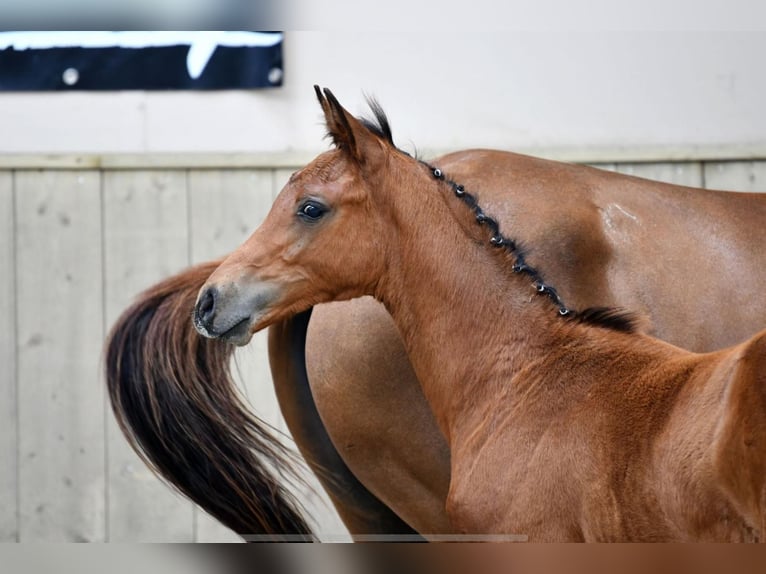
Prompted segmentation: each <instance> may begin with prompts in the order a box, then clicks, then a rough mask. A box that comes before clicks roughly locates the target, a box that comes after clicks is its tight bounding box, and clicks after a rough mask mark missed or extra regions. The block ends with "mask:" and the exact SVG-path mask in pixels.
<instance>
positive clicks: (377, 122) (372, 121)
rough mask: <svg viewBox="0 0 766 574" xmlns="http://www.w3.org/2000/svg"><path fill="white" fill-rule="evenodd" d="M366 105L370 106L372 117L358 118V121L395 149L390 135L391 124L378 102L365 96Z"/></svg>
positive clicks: (392, 137)
mask: <svg viewBox="0 0 766 574" xmlns="http://www.w3.org/2000/svg"><path fill="white" fill-rule="evenodd" d="M367 105H368V106H370V111H371V112H372V115H373V117H372V118H366V117H361V118H359V121H360V122H361V123H362V125H363V126H364V127H366V128H367V129H368V130H370V131H371V132H372V133H374V134H375V135H376V136H378V137H379V138H382V139H384V140H386V141H387V142H388V143H390V144H391V145H392V146H393V147H396V145H395V144H394V136H393V134H392V133H391V124H390V123H389V121H388V117H387V116H386V112H384V111H383V108H382V107H380V104H379V103H378V100H376V99H375V98H374V97H372V96H367Z"/></svg>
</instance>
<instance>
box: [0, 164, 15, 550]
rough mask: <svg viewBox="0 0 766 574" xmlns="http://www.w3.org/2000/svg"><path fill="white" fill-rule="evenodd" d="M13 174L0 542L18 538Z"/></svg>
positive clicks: (1, 355)
mask: <svg viewBox="0 0 766 574" xmlns="http://www.w3.org/2000/svg"><path fill="white" fill-rule="evenodd" d="M14 235H15V225H14V209H13V176H12V174H11V173H10V172H0V365H2V367H0V542H15V541H17V540H18V533H19V530H18V506H17V503H18V489H17V486H18V485H17V481H16V477H17V474H16V473H17V471H18V458H17V453H18V451H17V448H16V440H17V434H16V424H17V419H16V289H15V287H16V285H15V284H16V263H15V261H16V259H15V238H14Z"/></svg>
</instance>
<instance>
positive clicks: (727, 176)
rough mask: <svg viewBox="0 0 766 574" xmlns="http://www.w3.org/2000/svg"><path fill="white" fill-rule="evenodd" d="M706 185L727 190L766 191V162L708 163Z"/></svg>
mask: <svg viewBox="0 0 766 574" xmlns="http://www.w3.org/2000/svg"><path fill="white" fill-rule="evenodd" d="M705 187H707V188H708V189H723V190H726V191H758V192H766V162H765V161H731V162H712V163H706V164H705Z"/></svg>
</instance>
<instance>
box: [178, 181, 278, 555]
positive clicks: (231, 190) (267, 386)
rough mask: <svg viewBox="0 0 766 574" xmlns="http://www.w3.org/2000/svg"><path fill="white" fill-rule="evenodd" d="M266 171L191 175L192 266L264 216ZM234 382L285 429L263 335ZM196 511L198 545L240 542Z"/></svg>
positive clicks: (242, 358) (240, 352)
mask: <svg viewBox="0 0 766 574" xmlns="http://www.w3.org/2000/svg"><path fill="white" fill-rule="evenodd" d="M272 187H273V186H272V172H271V171H270V170H221V171H201V170H193V171H190V172H189V202H190V222H191V256H192V263H201V262H203V261H209V260H211V259H216V258H217V257H220V256H223V255H226V254H228V253H230V252H231V251H233V250H234V249H235V248H236V247H237V246H239V245H240V244H241V243H242V242H243V241H244V240H245V239H247V237H249V236H250V234H251V233H252V232H253V230H255V228H256V227H258V225H259V224H260V223H261V221H263V218H264V217H266V214H267V213H268V211H269V209H270V207H271V201H272ZM234 360H235V367H234V369H233V371H234V372H235V373H236V374H237V382H238V383H239V385H240V386H241V388H242V389H243V391H244V393H245V395H246V396H247V397H248V398H249V399H250V400H251V402H252V406H253V409H254V411H255V412H256V413H257V414H258V416H260V417H261V418H263V419H264V420H266V421H268V422H269V423H270V424H272V425H275V426H276V427H277V428H280V429H283V428H284V427H285V425H284V420H283V419H282V414H281V412H280V411H279V406H278V405H277V401H276V396H275V394H274V390H273V386H272V384H271V372H270V371H269V362H268V354H267V340H266V333H265V332H263V333H258V334H256V335H255V336H254V337H253V340H252V341H251V343H250V344H249V345H247V346H246V347H244V348H240V349H237V352H236V353H235V357H234ZM197 510H198V515H197V534H196V539H197V540H198V541H200V542H221V541H233V540H239V538H238V537H237V536H236V535H235V534H234V533H233V532H231V531H230V530H228V529H227V528H225V527H224V526H223V525H221V524H220V523H219V522H217V521H216V520H215V519H213V518H211V517H210V516H208V515H207V514H205V513H204V512H202V511H200V510H199V509H197Z"/></svg>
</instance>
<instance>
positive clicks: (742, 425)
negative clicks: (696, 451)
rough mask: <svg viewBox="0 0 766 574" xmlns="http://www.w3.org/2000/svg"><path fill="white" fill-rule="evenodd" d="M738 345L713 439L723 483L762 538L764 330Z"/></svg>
mask: <svg viewBox="0 0 766 574" xmlns="http://www.w3.org/2000/svg"><path fill="white" fill-rule="evenodd" d="M735 349H736V351H735V352H736V354H737V356H736V361H737V364H736V368H735V370H734V372H733V374H732V376H731V378H730V380H729V381H728V384H727V386H726V390H725V395H724V405H725V406H724V416H723V419H722V420H721V424H720V426H719V428H718V432H717V437H716V440H715V445H714V464H715V467H716V470H717V472H718V474H719V477H720V481H721V485H722V488H723V489H724V491H725V492H726V493H727V494H728V496H729V497H730V498H731V500H732V503H733V504H734V506H735V508H737V510H739V512H741V513H742V515H743V516H744V517H745V519H746V520H747V521H748V523H749V524H750V525H751V526H752V527H753V529H754V530H759V531H760V539H761V540H762V541H763V540H764V538H765V537H766V331H761V332H760V333H758V334H757V335H755V336H754V337H753V338H751V339H750V340H748V341H746V342H745V343H743V344H742V345H740V346H738V347H736V348H735Z"/></svg>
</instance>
